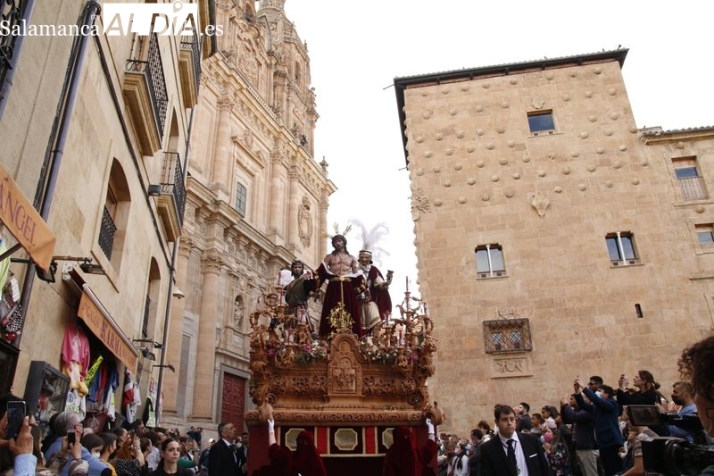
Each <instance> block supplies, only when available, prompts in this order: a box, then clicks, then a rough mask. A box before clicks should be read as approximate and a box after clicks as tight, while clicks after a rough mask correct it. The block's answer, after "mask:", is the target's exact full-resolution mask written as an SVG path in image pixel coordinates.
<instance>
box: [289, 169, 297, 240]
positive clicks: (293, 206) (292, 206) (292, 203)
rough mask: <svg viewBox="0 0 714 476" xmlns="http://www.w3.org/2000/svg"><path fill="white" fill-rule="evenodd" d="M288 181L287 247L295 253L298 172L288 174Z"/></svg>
mask: <svg viewBox="0 0 714 476" xmlns="http://www.w3.org/2000/svg"><path fill="white" fill-rule="evenodd" d="M288 180H290V200H289V201H288V236H287V245H288V249H289V250H290V251H293V252H296V251H297V249H298V243H300V238H299V237H298V207H299V206H300V199H299V198H298V195H299V193H300V182H299V181H298V172H297V171H296V170H291V171H290V172H288Z"/></svg>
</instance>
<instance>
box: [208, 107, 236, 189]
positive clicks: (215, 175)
mask: <svg viewBox="0 0 714 476" xmlns="http://www.w3.org/2000/svg"><path fill="white" fill-rule="evenodd" d="M218 110H219V114H218V132H217V134H216V152H215V153H214V155H213V169H212V175H211V190H213V192H214V193H215V194H216V195H217V197H218V199H220V200H225V201H229V200H230V196H231V193H230V188H229V187H230V183H231V177H232V174H231V162H232V158H231V152H232V150H233V139H232V134H231V111H232V110H233V104H232V102H231V100H230V99H229V98H228V97H224V98H222V99H221V100H220V101H218Z"/></svg>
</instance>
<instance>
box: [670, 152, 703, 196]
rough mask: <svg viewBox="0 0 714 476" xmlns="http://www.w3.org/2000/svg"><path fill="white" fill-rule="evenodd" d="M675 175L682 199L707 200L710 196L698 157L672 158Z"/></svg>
mask: <svg viewBox="0 0 714 476" xmlns="http://www.w3.org/2000/svg"><path fill="white" fill-rule="evenodd" d="M672 165H673V166H674V175H675V177H677V181H678V182H679V189H680V192H681V194H682V200H706V199H708V198H709V193H708V192H707V187H706V184H705V183H704V177H702V176H701V174H700V173H699V167H698V166H697V158H696V157H680V158H676V159H672Z"/></svg>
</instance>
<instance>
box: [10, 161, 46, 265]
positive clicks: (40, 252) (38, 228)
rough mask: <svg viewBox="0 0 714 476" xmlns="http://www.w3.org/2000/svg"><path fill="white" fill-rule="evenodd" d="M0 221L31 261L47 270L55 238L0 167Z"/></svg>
mask: <svg viewBox="0 0 714 476" xmlns="http://www.w3.org/2000/svg"><path fill="white" fill-rule="evenodd" d="M0 221H2V222H3V223H4V224H5V226H6V227H7V228H8V230H10V233H12V236H14V237H15V239H16V240H17V241H18V242H19V243H20V244H21V245H22V247H23V248H25V250H26V251H27V252H28V253H29V254H30V257H32V261H34V262H35V263H37V265H38V266H39V267H40V268H42V269H44V270H45V271H47V270H48V269H49V267H50V263H51V262H52V253H53V252H54V249H55V241H56V238H55V237H54V235H53V234H52V230H50V228H49V227H48V226H47V224H46V223H45V222H44V220H42V217H40V214H39V213H37V210H35V207H33V206H32V203H30V201H29V200H28V199H27V198H26V197H25V195H23V193H22V191H21V190H20V188H19V187H18V186H17V184H16V183H15V181H14V180H13V179H12V177H10V174H9V173H8V172H7V170H5V168H4V167H3V166H2V165H0Z"/></svg>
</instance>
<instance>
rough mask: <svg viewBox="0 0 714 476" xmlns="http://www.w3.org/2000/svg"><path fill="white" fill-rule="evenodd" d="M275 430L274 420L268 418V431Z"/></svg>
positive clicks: (272, 431)
mask: <svg viewBox="0 0 714 476" xmlns="http://www.w3.org/2000/svg"><path fill="white" fill-rule="evenodd" d="M274 432H275V420H273V419H272V418H271V419H269V420H268V433H274Z"/></svg>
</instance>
